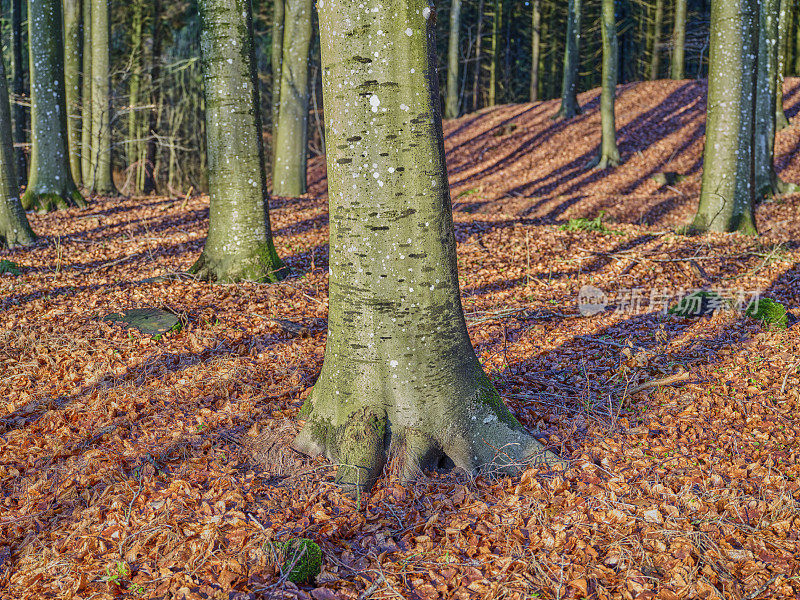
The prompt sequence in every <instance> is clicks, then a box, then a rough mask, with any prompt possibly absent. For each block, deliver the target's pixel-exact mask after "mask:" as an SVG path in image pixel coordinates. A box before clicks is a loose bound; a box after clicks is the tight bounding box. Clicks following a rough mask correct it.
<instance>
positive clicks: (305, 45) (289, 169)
mask: <svg viewBox="0 0 800 600" xmlns="http://www.w3.org/2000/svg"><path fill="white" fill-rule="evenodd" d="M284 4H285V10H286V15H285V20H284V24H285V25H284V27H285V28H284V36H283V60H282V66H281V100H280V102H281V105H280V109H279V110H278V131H277V135H276V138H275V165H274V168H273V172H272V190H273V193H274V194H275V195H276V196H300V195H302V194H305V193H306V157H307V153H308V96H309V93H308V53H309V50H310V48H311V33H312V29H311V11H312V10H313V3H312V0H285V2H284Z"/></svg>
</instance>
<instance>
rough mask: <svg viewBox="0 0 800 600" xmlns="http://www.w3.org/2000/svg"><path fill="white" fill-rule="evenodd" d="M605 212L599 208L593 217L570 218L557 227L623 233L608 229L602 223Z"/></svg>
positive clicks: (571, 229)
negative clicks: (597, 213)
mask: <svg viewBox="0 0 800 600" xmlns="http://www.w3.org/2000/svg"><path fill="white" fill-rule="evenodd" d="M605 212H606V211H604V210H601V211H600V214H599V215H597V218H594V219H585V218H583V217H581V218H578V219H570V220H569V221H568V222H566V223H564V224H563V225H562V226H561V227H559V229H560V230H561V231H596V232H597V233H603V234H611V235H623V232H621V231H614V230H613V229H609V228H608V226H607V225H606V224H605V223H603V215H605Z"/></svg>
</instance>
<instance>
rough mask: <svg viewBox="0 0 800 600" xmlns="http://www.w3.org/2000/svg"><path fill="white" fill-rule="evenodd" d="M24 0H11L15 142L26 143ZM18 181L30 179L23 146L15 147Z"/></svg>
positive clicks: (21, 182)
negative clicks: (23, 40)
mask: <svg viewBox="0 0 800 600" xmlns="http://www.w3.org/2000/svg"><path fill="white" fill-rule="evenodd" d="M22 6H23V1H22V0H11V78H12V81H13V92H14V97H15V100H16V101H15V102H14V108H13V113H12V115H13V118H14V142H15V143H17V144H24V143H25V142H27V141H28V138H27V136H26V135H25V121H26V119H25V107H24V106H22V104H21V100H22V98H23V96H24V95H25V63H24V62H23V60H24V59H23V53H22V34H23V29H22ZM14 155H15V156H16V159H15V160H16V169H15V170H16V173H17V181H18V183H19V185H20V186H23V185H25V184H26V183H27V181H28V161H27V160H25V151H24V150H23V149H22V146H19V147H17V148H15V150H14Z"/></svg>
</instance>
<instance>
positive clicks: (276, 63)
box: [270, 0, 286, 172]
mask: <svg viewBox="0 0 800 600" xmlns="http://www.w3.org/2000/svg"><path fill="white" fill-rule="evenodd" d="M284 2H285V0H273V2H272V5H273V13H272V48H271V49H270V52H271V54H272V56H271V62H272V115H271V118H272V139H271V140H270V141H271V153H270V154H271V157H272V161H271V162H270V167H271V170H272V171H273V172H274V168H275V148H276V140H277V139H278V115H279V114H280V107H281V66H282V64H283V29H284V27H283V22H284V20H285V12H286V7H285V6H284Z"/></svg>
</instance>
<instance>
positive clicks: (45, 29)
mask: <svg viewBox="0 0 800 600" xmlns="http://www.w3.org/2000/svg"><path fill="white" fill-rule="evenodd" d="M28 25H29V33H28V36H29V38H28V39H29V43H28V47H29V53H30V74H31V75H30V77H31V129H32V132H33V135H32V138H33V146H32V150H31V172H30V177H29V180H28V187H27V189H26V190H25V195H24V196H23V197H22V205H23V206H24V207H25V209H26V210H32V209H35V210H38V211H40V212H47V211H50V210H55V209H57V208H67V207H69V206H85V204H86V203H85V202H84V200H83V197H82V196H81V194H80V192H78V188H77V187H76V186H75V182H74V180H73V179H72V173H71V171H70V166H69V144H68V141H67V105H66V100H65V97H64V40H63V38H62V37H61V36H62V14H61V0H29V2H28Z"/></svg>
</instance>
